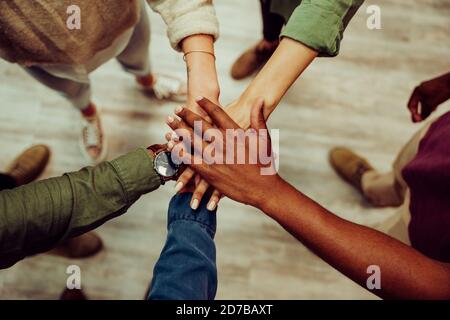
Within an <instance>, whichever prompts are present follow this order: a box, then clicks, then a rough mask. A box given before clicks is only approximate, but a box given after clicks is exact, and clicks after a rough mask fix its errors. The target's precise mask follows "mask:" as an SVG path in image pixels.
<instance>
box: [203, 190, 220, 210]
mask: <svg viewBox="0 0 450 320" xmlns="http://www.w3.org/2000/svg"><path fill="white" fill-rule="evenodd" d="M221 198H222V195H221V194H220V192H219V191H218V190H214V191H213V193H212V195H211V198H209V202H208V205H207V206H206V208H207V209H208V210H209V211H214V210H215V209H216V208H217V204H218V203H219V201H220V199H221Z"/></svg>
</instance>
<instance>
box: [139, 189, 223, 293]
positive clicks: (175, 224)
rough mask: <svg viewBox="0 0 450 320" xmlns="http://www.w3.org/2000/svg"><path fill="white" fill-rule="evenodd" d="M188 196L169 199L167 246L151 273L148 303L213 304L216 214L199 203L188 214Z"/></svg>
mask: <svg viewBox="0 0 450 320" xmlns="http://www.w3.org/2000/svg"><path fill="white" fill-rule="evenodd" d="M191 196H192V194H191V193H182V194H179V195H176V196H174V197H173V198H172V200H171V202H170V205H169V213H168V223H167V225H168V228H167V230H168V234H167V240H166V244H165V245H164V248H163V250H162V252H161V256H160V257H159V259H158V262H157V263H156V265H155V268H154V271H153V280H152V284H151V290H150V294H149V297H148V299H151V300H161V299H162V300H180V299H182V300H213V299H214V297H215V294H216V290H217V268H216V247H215V245H214V235H215V232H216V212H215V211H213V212H211V211H208V210H207V209H206V201H202V203H201V204H200V206H199V209H198V210H197V211H193V210H191V208H190V206H189V203H190V199H191Z"/></svg>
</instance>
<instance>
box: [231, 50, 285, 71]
mask: <svg viewBox="0 0 450 320" xmlns="http://www.w3.org/2000/svg"><path fill="white" fill-rule="evenodd" d="M276 49H277V46H273V47H271V48H270V49H268V48H264V47H262V46H261V42H260V43H258V44H257V45H255V46H253V47H251V48H250V49H248V50H247V51H245V52H244V53H243V54H242V55H241V56H240V57H239V58H238V59H237V60H236V62H235V63H234V64H233V66H232V67H231V76H232V77H233V79H235V80H241V79H244V78H246V77H249V76H251V75H252V74H253V73H254V72H255V71H257V70H259V69H260V68H261V67H263V66H264V65H265V64H266V62H267V60H269V58H270V57H271V56H272V54H273V53H274V51H275V50H276Z"/></svg>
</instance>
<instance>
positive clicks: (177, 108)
mask: <svg viewBox="0 0 450 320" xmlns="http://www.w3.org/2000/svg"><path fill="white" fill-rule="evenodd" d="M181 111H183V107H182V106H178V107H176V108H175V113H180V112H181Z"/></svg>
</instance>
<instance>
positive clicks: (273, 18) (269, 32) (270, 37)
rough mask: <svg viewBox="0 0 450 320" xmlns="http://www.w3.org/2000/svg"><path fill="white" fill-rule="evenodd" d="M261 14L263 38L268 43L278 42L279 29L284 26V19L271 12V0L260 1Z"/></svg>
mask: <svg viewBox="0 0 450 320" xmlns="http://www.w3.org/2000/svg"><path fill="white" fill-rule="evenodd" d="M260 2H261V12H262V20H263V36H264V39H265V40H267V41H270V42H273V41H276V40H278V38H279V37H280V34H281V29H282V28H283V26H284V23H285V21H284V18H283V17H282V16H280V15H278V14H276V13H273V12H271V10H270V6H271V0H260Z"/></svg>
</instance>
